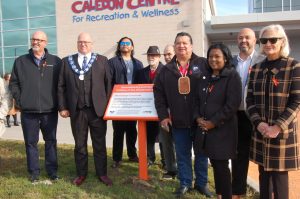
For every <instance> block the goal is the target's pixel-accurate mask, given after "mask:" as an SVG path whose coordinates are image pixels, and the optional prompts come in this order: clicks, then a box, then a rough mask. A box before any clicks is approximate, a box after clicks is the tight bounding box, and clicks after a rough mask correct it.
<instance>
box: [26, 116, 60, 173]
mask: <svg viewBox="0 0 300 199" xmlns="http://www.w3.org/2000/svg"><path fill="white" fill-rule="evenodd" d="M57 120H58V114H57V112H52V113H24V112H21V123H22V129H23V135H24V141H25V147H26V158H27V169H28V172H29V173H30V175H36V176H38V175H39V174H40V165H39V151H38V146H37V144H38V141H39V134H40V133H39V132H40V130H41V132H42V135H43V139H44V141H45V168H46V171H47V173H48V175H49V176H52V175H56V174H57V168H58V164H57V147H56V144H57V141H56V129H57Z"/></svg>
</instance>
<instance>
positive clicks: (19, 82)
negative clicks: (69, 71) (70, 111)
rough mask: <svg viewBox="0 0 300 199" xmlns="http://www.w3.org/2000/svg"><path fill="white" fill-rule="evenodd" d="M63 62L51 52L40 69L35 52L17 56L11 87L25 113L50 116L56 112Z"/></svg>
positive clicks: (46, 54) (18, 104) (44, 58)
mask: <svg viewBox="0 0 300 199" xmlns="http://www.w3.org/2000/svg"><path fill="white" fill-rule="evenodd" d="M60 67H61V59H60V58H58V57H57V56H55V55H51V54H49V53H48V50H47V49H45V55H44V57H43V58H42V60H41V61H40V65H39V66H38V65H37V64H36V63H35V62H34V55H33V51H32V49H30V50H29V53H28V54H26V55H22V56H20V57H18V58H17V59H16V60H15V62H14V66H13V69H12V74H11V79H10V83H9V88H10V90H11V93H12V96H13V98H14V99H15V101H16V106H17V107H18V108H20V109H21V111H22V112H28V113H49V112H55V111H57V82H58V73H59V70H60Z"/></svg>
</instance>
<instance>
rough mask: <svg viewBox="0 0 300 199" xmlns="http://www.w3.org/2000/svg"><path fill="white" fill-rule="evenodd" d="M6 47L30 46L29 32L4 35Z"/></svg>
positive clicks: (14, 32)
mask: <svg viewBox="0 0 300 199" xmlns="http://www.w3.org/2000/svg"><path fill="white" fill-rule="evenodd" d="M3 40H4V46H13V45H28V35H27V31H12V32H4V33H3Z"/></svg>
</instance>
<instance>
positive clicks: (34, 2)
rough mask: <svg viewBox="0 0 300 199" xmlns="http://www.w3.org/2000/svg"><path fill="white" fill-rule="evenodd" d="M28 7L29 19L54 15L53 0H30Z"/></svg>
mask: <svg viewBox="0 0 300 199" xmlns="http://www.w3.org/2000/svg"><path fill="white" fill-rule="evenodd" d="M28 6H29V17H36V16H44V15H54V14H55V0H30V1H28Z"/></svg>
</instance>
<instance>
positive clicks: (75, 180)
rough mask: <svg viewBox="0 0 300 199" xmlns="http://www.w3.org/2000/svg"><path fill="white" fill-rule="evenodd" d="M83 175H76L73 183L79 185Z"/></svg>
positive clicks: (83, 179)
mask: <svg viewBox="0 0 300 199" xmlns="http://www.w3.org/2000/svg"><path fill="white" fill-rule="evenodd" d="M85 178H86V177H85V176H78V177H77V178H75V179H74V180H73V184H74V185H76V186H80V185H81V184H82V183H83V182H84V181H85Z"/></svg>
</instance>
